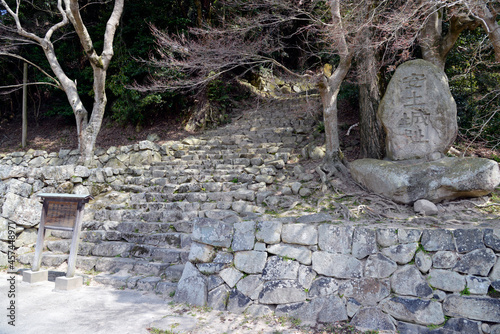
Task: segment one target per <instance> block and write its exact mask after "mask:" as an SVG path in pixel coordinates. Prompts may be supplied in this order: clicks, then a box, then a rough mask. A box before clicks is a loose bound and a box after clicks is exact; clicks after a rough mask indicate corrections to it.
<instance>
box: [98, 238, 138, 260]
mask: <svg viewBox="0 0 500 334" xmlns="http://www.w3.org/2000/svg"><path fill="white" fill-rule="evenodd" d="M131 248H132V245H131V244H129V243H126V242H117V241H110V242H103V243H101V244H98V245H96V246H95V247H94V248H93V249H92V255H95V256H106V257H114V256H117V255H120V256H122V257H125V256H127V255H128V253H129V251H130V249H131Z"/></svg>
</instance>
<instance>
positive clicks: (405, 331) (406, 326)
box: [396, 321, 455, 334]
mask: <svg viewBox="0 0 500 334" xmlns="http://www.w3.org/2000/svg"><path fill="white" fill-rule="evenodd" d="M396 326H397V328H398V331H397V333H398V334H430V333H431V330H430V329H429V328H427V327H426V326H421V325H415V324H410V323H407V322H403V321H396ZM436 334H438V333H436ZM439 334H455V333H439Z"/></svg>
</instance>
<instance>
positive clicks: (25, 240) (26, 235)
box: [14, 228, 38, 247]
mask: <svg viewBox="0 0 500 334" xmlns="http://www.w3.org/2000/svg"><path fill="white" fill-rule="evenodd" d="M37 235H38V230H37V229H34V228H31V229H25V230H24V231H22V232H21V234H19V235H18V236H17V238H16V241H15V242H14V246H15V247H22V246H30V245H34V244H36V238H37Z"/></svg>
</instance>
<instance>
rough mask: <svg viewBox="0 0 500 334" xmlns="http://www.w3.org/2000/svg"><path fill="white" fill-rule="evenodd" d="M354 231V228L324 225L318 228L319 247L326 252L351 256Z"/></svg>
mask: <svg viewBox="0 0 500 334" xmlns="http://www.w3.org/2000/svg"><path fill="white" fill-rule="evenodd" d="M353 231H354V229H353V228H352V226H334V225H329V224H322V225H320V226H319V227H318V235H319V238H318V246H319V248H320V249H321V250H323V251H326V252H330V253H342V254H350V253H351V247H352V235H353Z"/></svg>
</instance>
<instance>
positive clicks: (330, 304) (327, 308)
mask: <svg viewBox="0 0 500 334" xmlns="http://www.w3.org/2000/svg"><path fill="white" fill-rule="evenodd" d="M317 299H318V302H321V301H323V305H324V306H323V308H322V309H321V311H320V312H319V313H318V322H319V323H323V324H324V323H332V322H337V321H345V320H347V319H348V318H347V309H346V307H345V305H344V302H343V301H342V299H340V298H339V297H338V296H333V295H332V296H328V297H324V298H317Z"/></svg>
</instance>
